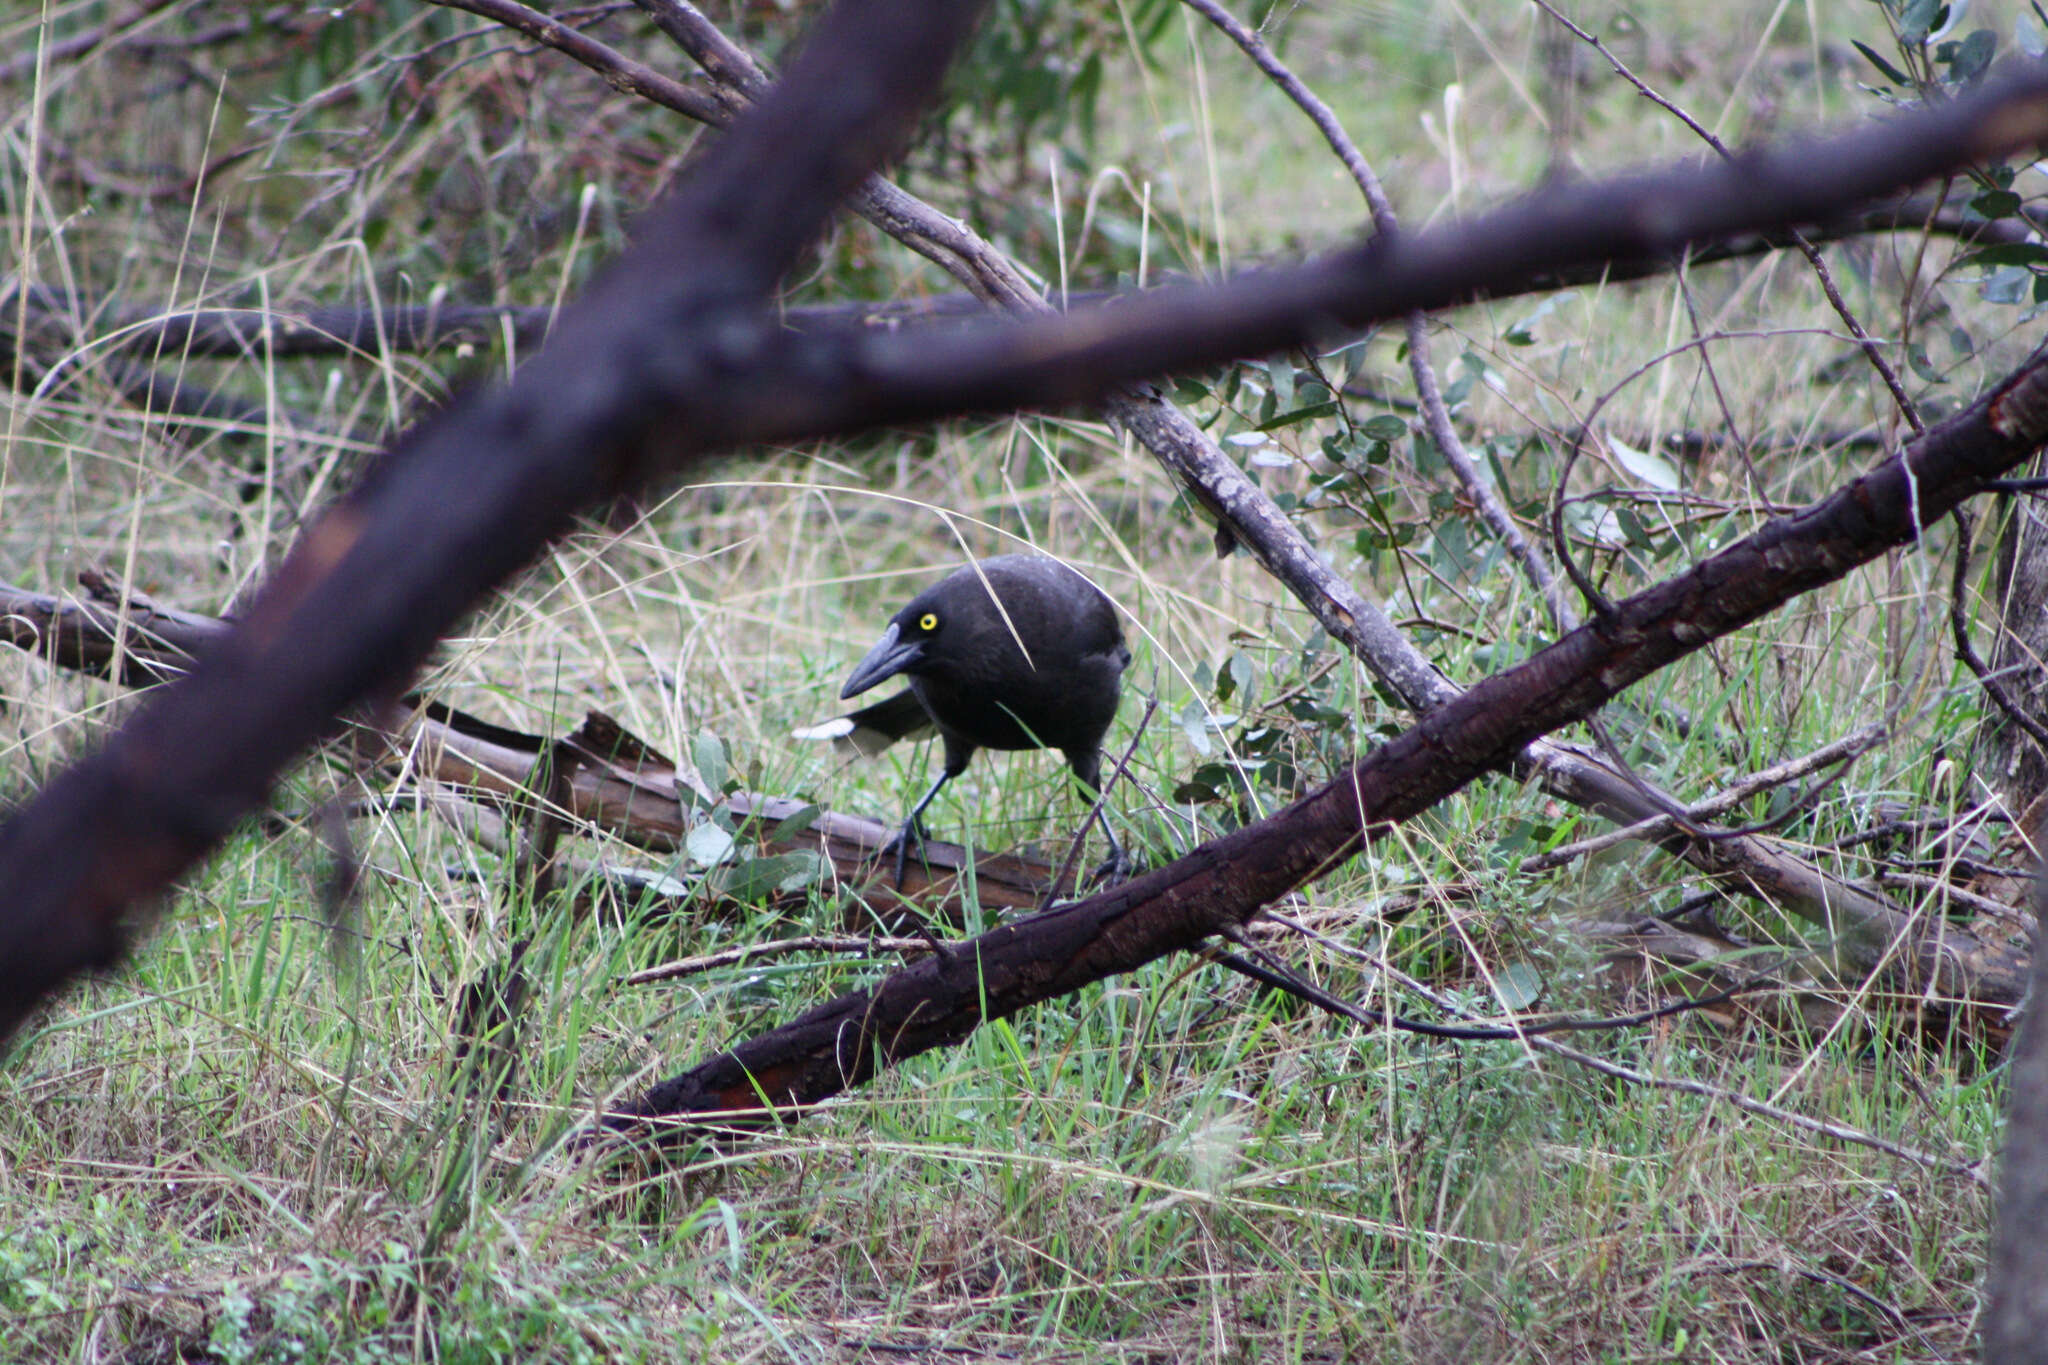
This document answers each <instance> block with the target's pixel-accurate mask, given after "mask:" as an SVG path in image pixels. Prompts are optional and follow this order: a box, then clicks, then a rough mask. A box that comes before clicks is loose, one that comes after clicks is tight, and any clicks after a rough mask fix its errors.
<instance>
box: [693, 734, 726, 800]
mask: <svg viewBox="0 0 2048 1365" xmlns="http://www.w3.org/2000/svg"><path fill="white" fill-rule="evenodd" d="M691 757H692V759H693V761H694V762H695V763H696V765H697V776H699V777H701V778H703V779H704V785H705V786H707V787H709V788H711V790H713V791H723V790H724V789H725V773H726V763H725V741H723V740H721V739H720V738H719V737H718V736H717V735H714V734H712V733H711V732H710V731H709V730H705V731H703V732H702V733H700V734H699V735H698V736H697V742H696V743H695V744H694V745H692V746H691Z"/></svg>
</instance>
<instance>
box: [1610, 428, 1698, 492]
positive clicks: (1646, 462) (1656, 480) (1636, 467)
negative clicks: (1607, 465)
mask: <svg viewBox="0 0 2048 1365" xmlns="http://www.w3.org/2000/svg"><path fill="white" fill-rule="evenodd" d="M1607 448H1608V449H1609V450H1611V451H1613V452H1614V458H1615V459H1616V460H1617V461H1619V462H1620V464H1621V467H1622V468H1623V469H1626V470H1627V471H1628V472H1629V473H1630V474H1633V475H1634V476H1635V477H1636V478H1638V479H1641V480H1642V481H1643V482H1644V483H1646V484H1648V485H1649V486H1650V487H1652V488H1660V489H1662V490H1664V491H1665V492H1667V493H1675V492H1677V491H1678V489H1679V488H1680V487H1681V480H1680V479H1679V477H1678V470H1677V468H1676V467H1674V466H1673V465H1672V463H1671V461H1669V460H1667V459H1665V458H1664V457H1663V456H1662V455H1658V454H1655V453H1654V452H1651V451H1648V450H1637V449H1636V448H1635V447H1634V446H1631V445H1625V444H1623V443H1622V442H1620V441H1617V440H1615V439H1614V438H1613V437H1612V436H1610V437H1608V438H1607Z"/></svg>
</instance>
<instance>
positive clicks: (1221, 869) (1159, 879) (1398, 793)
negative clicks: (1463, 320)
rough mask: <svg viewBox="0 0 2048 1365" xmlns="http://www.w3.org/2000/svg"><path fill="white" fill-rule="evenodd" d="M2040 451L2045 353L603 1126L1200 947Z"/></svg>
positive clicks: (808, 1095) (1943, 970) (2014, 974)
mask: <svg viewBox="0 0 2048 1365" xmlns="http://www.w3.org/2000/svg"><path fill="white" fill-rule="evenodd" d="M2044 439H2048V357H2043V356H2040V355H2037V356H2036V357H2035V358H2034V360H2033V361H2032V362H2030V363H2029V365H2028V366H2027V367H2026V368H2024V369H2022V370H2021V371H2019V372H2018V373H2016V374H2014V375H2012V376H2010V377H2009V378H2008V379H2006V380H2005V381H2004V382H2003V383H2002V384H2000V385H1999V386H1998V387H1997V388H1996V389H1995V390H1993V391H1992V392H1991V393H1990V394H1988V395H1987V396H1986V397H1984V398H1983V399H1981V400H1979V401H1978V402H1977V403H1976V404H1974V405H1972V406H1971V407H1970V408H1968V409H1967V410H1965V411H1964V412H1962V413H1960V414H1958V415H1957V416H1955V417H1953V418H1951V419H1949V420H1948V421H1946V422H1944V423H1942V424H1941V425H1939V426H1938V427H1935V428H1933V429H1932V430H1930V431H1929V432H1928V433H1927V435H1925V436H1924V437H1922V438H1920V439H1919V440H1916V441H1914V442H1913V443H1912V444H1911V445H1910V446H1909V447H1908V448H1907V449H1906V451H1905V452H1903V454H1902V456H1901V458H1900V459H1897V460H1892V461H1887V462H1886V463H1884V464H1882V465H1880V466H1878V467H1877V468H1876V469H1874V470H1872V471H1870V472H1869V473H1867V474H1865V475H1863V476H1862V477H1860V478H1858V479H1856V480H1854V481H1853V482H1851V483H1849V484H1848V485H1846V486H1845V487H1843V488H1842V489H1840V490H1838V491H1837V492H1836V493H1834V494H1833V495H1831V496H1830V497H1828V498H1825V499H1823V500H1822V501H1820V502H1818V503H1815V504H1813V505H1812V506H1810V507H1808V508H1806V509H1804V510H1802V511H1801V512H1798V513H1796V514H1794V515H1791V516H1787V517H1781V518H1778V519H1776V520H1774V521H1772V522H1770V523H1768V524H1766V525H1765V526H1763V527H1762V528H1761V529H1759V530H1758V531H1756V532H1754V533H1752V534H1751V535H1749V536H1746V537H1744V538H1743V539H1742V540H1740V541H1737V542H1736V543H1734V544H1733V545H1731V546H1729V547H1728V548H1726V549H1724V550H1722V551H1720V552H1719V553H1717V554H1715V555H1713V556H1712V557H1710V558H1708V559H1706V560H1703V561H1701V562H1700V563H1699V564H1697V565H1695V566H1694V567H1693V568H1691V569H1689V570H1687V571H1686V572H1684V573H1681V574H1678V575H1676V576H1674V577H1673V578H1670V579H1668V580H1666V581H1665V582H1663V583H1660V584H1658V585H1656V586H1654V587H1652V588H1649V589H1647V590H1645V591H1643V592H1641V593H1638V594H1636V595H1635V596H1634V597H1631V598H1628V599H1627V600H1625V601H1622V602H1619V603H1616V604H1614V606H1613V607H1612V609H1611V610H1610V611H1608V612H1606V613H1603V614H1602V615H1601V616H1599V617H1597V618H1595V619H1594V620H1592V621H1590V622H1589V623H1588V624H1586V625H1584V626H1582V627H1580V628H1579V629H1577V630H1575V631H1573V632H1571V633H1570V634H1568V635H1566V636H1565V637H1564V638H1562V639H1560V640H1559V641H1557V642H1556V643H1555V644H1552V645H1550V646H1549V647H1548V648H1546V649H1544V650H1542V651H1541V652H1539V653H1537V654H1536V655H1534V656H1532V657H1531V658H1529V659H1528V660H1526V661H1525V662H1523V663H1521V664H1519V665H1516V666H1515V667H1513V668H1510V669H1507V670H1506V671H1504V672H1501V673H1498V674H1495V675H1494V676H1493V677H1490V678H1488V679H1486V680H1485V681H1484V682H1481V683H1480V684H1478V685H1477V686H1475V687H1473V688H1472V689H1471V690H1469V691H1467V692H1465V693H1463V694H1461V695H1459V696H1457V697H1455V698H1453V699H1451V700H1449V701H1447V702H1445V703H1444V704H1443V705H1441V706H1439V707H1438V708H1436V709H1435V710H1433V711H1431V712H1430V713H1429V714H1428V715H1426V716H1424V717H1423V718H1422V720H1421V721H1420V722H1418V723H1417V724H1416V725H1415V726H1414V727H1413V728H1411V729H1410V730H1408V731H1407V732H1406V733H1404V734H1402V735H1400V736H1399V737H1397V738H1396V739H1394V740H1391V741H1389V742H1388V743H1386V744H1384V745H1382V746H1381V747H1380V748H1378V749H1376V750H1375V751H1373V752H1372V753H1371V754H1368V755H1366V756H1365V757H1364V758H1362V759H1360V760H1359V762H1358V763H1357V764H1355V765H1354V766H1353V767H1352V768H1351V770H1350V771H1349V772H1348V773H1345V774H1344V775H1342V776H1340V777H1339V778H1338V779H1337V780H1336V781H1334V782H1331V783H1329V784H1328V785H1326V786H1324V787H1323V788H1321V789H1320V790H1318V791H1317V792H1315V793H1313V794H1311V795H1310V796H1308V797H1306V798H1304V799H1303V800H1301V801H1298V802H1296V803H1295V804H1294V805H1292V806H1289V807H1288V808H1286V809H1285V810H1283V811H1281V812H1279V813H1277V814H1275V815H1273V816H1270V817H1268V818H1266V819H1264V820H1261V821H1259V822H1257V823H1256V824H1252V825H1247V826H1245V827H1244V828H1242V829H1239V830H1237V831H1235V832H1233V833H1231V834H1228V835H1225V836H1224V837H1222V838H1221V839H1218V840H1216V841H1214V842H1212V843H1209V844H1206V845H1204V846H1202V847H1201V848H1198V849H1196V850H1195V851H1194V852H1193V853H1192V854H1190V855H1188V856H1187V857H1185V858H1182V859H1180V860H1179V861H1177V862H1174V863H1172V864H1170V865H1168V866H1166V867H1162V868H1159V869H1156V870H1155V871H1152V872H1149V873H1147V874H1145V875H1144V876H1141V877H1139V878H1137V879H1136V880H1135V881H1132V882H1129V883H1127V884H1125V885H1124V886H1121V887H1117V888H1115V889H1113V890H1110V891H1107V892H1103V893H1101V894H1099V895H1095V896H1091V897H1089V898H1087V899H1085V900H1082V901H1078V902H1075V903H1073V904H1071V905H1066V906H1062V907H1059V908H1057V909H1055V910H1052V911H1050V912H1048V913H1046V914H1043V915H1039V916H1036V917H1034V918H1031V919H1028V920H1022V921H1018V922H1015V923H1012V924H1007V925H1004V926H1002V927H1000V928H997V929H995V930H992V931H990V932H988V933H986V934H982V935H980V936H979V937H977V938H974V939H971V940H968V941H967V942H965V943H961V944H958V945H956V946H954V947H952V948H950V949H949V950H948V951H947V952H946V953H945V954H943V955H942V956H940V957H938V958H934V959H927V960H925V961H922V962H918V963H914V964H912V965H910V966H908V967H905V968H903V969H902V970H900V971H896V972H893V973H891V974H890V975H889V976H888V977H886V978H884V979H883V980H882V981H881V982H880V983H878V984H877V985H876V986H875V987H873V988H872V989H870V990H865V991H855V992H852V993H850V994H847V995H843V996H840V997H839V998H838V999H836V1000H832V1001H829V1002H827V1003H825V1004H823V1005H820V1006H819V1007H817V1008H816V1009H813V1010H811V1011H809V1012H808V1013H806V1014H804V1015H803V1016H801V1017H800V1018H798V1019H796V1020H794V1021H792V1022H791V1023H789V1024H786V1025H783V1026H782V1027H781V1028H778V1029H775V1030H773V1031H771V1032H769V1033H765V1034H761V1035H759V1036H757V1037H755V1038H752V1039H749V1040H748V1041H746V1042H744V1043H742V1044H740V1045H739V1046H738V1047H736V1048H734V1049H732V1050H731V1051H729V1052H724V1053H720V1054H719V1055H717V1056H715V1057H712V1058H710V1059H709V1060H707V1061H705V1062H702V1063H700V1064H699V1065H697V1066H695V1067H693V1068H691V1069H690V1070H688V1071H685V1072H683V1073H681V1074H680V1075H677V1076H675V1077H673V1078H671V1079H669V1080H667V1081H664V1082H662V1083H660V1084H659V1085H656V1086H654V1087H653V1088H651V1089H650V1090H648V1091H647V1092H646V1093H644V1094H643V1095H641V1096H639V1097H637V1098H636V1099H634V1100H633V1101H631V1102H630V1103H628V1104H626V1105H624V1106H622V1107H621V1108H620V1109H619V1110H617V1111H616V1112H614V1113H611V1114H608V1115H607V1116H605V1118H604V1124H605V1125H606V1127H608V1128H609V1129H611V1130H613V1131H616V1132H623V1133H629V1134H645V1133H650V1132H652V1133H656V1134H661V1133H665V1132H673V1131H674V1130H675V1128H676V1126H677V1125H678V1124H679V1123H680V1124H682V1125H685V1126H686V1127H692V1128H693V1127H694V1126H695V1125H696V1124H698V1123H701V1122H702V1121H703V1120H704V1119H705V1118H707V1117H708V1118H713V1119H716V1120H721V1121H731V1120H734V1119H738V1120H741V1121H759V1120H760V1119H761V1118H763V1117H764V1111H763V1109H762V1107H761V1106H762V1102H763V1099H764V1097H765V1099H766V1101H767V1104H768V1105H769V1106H770V1107H771V1108H772V1109H773V1110H774V1111H776V1112H777V1113H778V1114H780V1113H786V1112H790V1111H800V1110H801V1109H803V1108H804V1107H806V1106H809V1105H812V1104H816V1103H818V1102H819V1101H822V1100H825V1099H828V1098H830V1097H831V1096H833V1095H837V1094H839V1093H840V1092H842V1091H844V1090H846V1089H848V1088H850V1087H852V1086H856V1085H860V1084H862V1083H864V1082H865V1081H867V1080H868V1079H870V1078H871V1077H873V1076H874V1075H875V1073H876V1072H877V1071H878V1070H880V1069H882V1068H884V1067H887V1066H893V1065H894V1064H896V1063H897V1062H900V1061H902V1060H904V1059H906V1058H909V1057H914V1056H916V1055H918V1054H919V1053H922V1052H925V1051H929V1050H931V1049H933V1048H937V1047H943V1046H947V1045H950V1044H953V1043H957V1042H959V1041H960V1040H961V1039H963V1038H965V1037H967V1036H968V1035H969V1034H970V1033H972V1032H973V1031H974V1030H975V1029H976V1028H977V1027H979V1026H980V1025H981V1024H982V1023H983V1022H985V1021H987V1020H989V1019H997V1018H1003V1017H1007V1016H1009V1015H1011V1014H1015V1013H1016V1012H1018V1011H1019V1010H1022V1009H1025V1008H1027V1007H1028V1006H1030V1005H1033V1004H1037V1003H1039V1002H1042V1001H1045V1000H1049V999H1054V998H1057V997H1059V996H1062V995H1067V994H1070V993H1072V992H1074V991H1076V990H1079V989H1080V988H1081V987H1083V986H1085V985H1088V984H1090V983H1092V982H1095V981H1099V980H1102V979H1103V978H1105V977H1108V976H1112V975H1116V974H1118V973H1121V972H1126V971H1130V970H1132V969H1134V968H1136V967H1139V966H1142V965H1144V964H1145V963H1147V962H1151V961H1153V960H1155V959H1157V958H1160V957H1164V956H1166V955H1167V954H1170V953H1173V952H1177V951H1185V950H1188V949H1193V948H1195V947H1197V946H1199V945H1200V944H1201V943H1202V942H1203V941H1204V940H1205V939H1207V938H1208V937H1210V936H1211V935H1214V934H1217V933H1221V932H1224V931H1227V930H1229V929H1231V928H1233V927H1234V926H1236V925H1238V924H1240V923H1242V922H1243V921H1244V920H1246V919H1248V918H1250V917H1251V916H1252V915H1254V914H1256V913H1257V912H1258V911H1259V909H1260V908H1261V907H1262V906H1264V905H1265V904H1267V903H1268V902H1270V901H1272V900H1274V899H1277V898H1278V897H1280V896H1282V895H1284V894H1286V893H1287V892H1289V891H1291V890H1293V889H1294V888H1295V887H1297V886H1299V885H1301V884H1302V883H1304V882H1306V881H1308V880H1310V879H1312V878H1315V877H1318V876H1321V875H1324V874H1326V873H1328V872H1330V871H1331V870H1333V869H1334V868H1335V867H1336V866H1337V865H1339V864H1340V863H1341V862H1342V861H1344V860H1345V859H1346V858H1348V857H1350V856H1351V855H1352V854H1354V853H1356V852H1357V851H1358V850H1359V849H1360V848H1361V847H1362V846H1363V844H1364V842H1365V841H1366V840H1367V839H1370V838H1373V837H1376V836H1377V835H1379V834H1382V833H1384V832H1385V831H1386V830H1388V829H1389V828H1391V827H1392V826H1393V825H1394V824H1396V823H1399V822H1400V821H1403V820H1406V819H1409V818H1412V817H1413V816H1415V815H1417V814H1419V813H1421V812H1422V811H1425V810H1427V809H1429V808H1430V807H1431V806H1432V805H1434V804H1435V803H1436V802H1438V801H1440V800H1442V799H1443V798H1444V797H1445V796H1447V795H1449V794H1450V793H1451V792H1453V791H1456V790H1457V789H1458V788H1460V787H1462V786H1464V785H1465V784H1466V783H1468V782H1470V781H1471V780H1472V779H1473V778H1474V777H1477V776H1478V775H1480V774H1481V773H1484V772H1487V771H1489V770H1494V769H1502V768H1507V767H1509V766H1510V765H1512V764H1513V762H1514V761H1515V759H1516V756H1517V755H1518V754H1519V753H1520V752H1521V751H1522V749H1523V748H1524V747H1525V746H1526V745H1528V744H1529V743H1530V742H1531V741H1532V740H1534V739H1536V738H1538V737H1540V736H1541V735H1543V734H1545V733H1547V732H1548V731H1550V730H1553V729H1555V728H1557V727H1558V726H1559V725H1562V724H1565V723H1567V722H1569V721H1571V720H1575V719H1579V718H1582V717H1584V716H1587V715H1590V714H1591V713H1592V712H1593V711H1594V710H1595V709H1596V708H1597V707H1599V706H1600V705H1601V704H1602V703H1603V702H1605V701H1606V700H1608V699H1609V698H1611V697H1613V696H1614V695H1615V694H1617V693H1618V692H1620V691H1621V690H1622V689H1623V688H1625V687H1627V686H1628V685H1629V684H1630V683H1632V682H1634V681H1636V680H1638V679H1640V678H1642V677H1644V676H1647V675H1648V674H1649V673H1652V672H1654V671H1656V670H1657V669H1659V668H1662V667H1663V666H1665V665H1666V664H1668V663H1670V662H1671V661H1673V660H1675V659H1678V658H1681V657H1683V656H1684V655H1686V654H1689V653H1691V652H1693V651H1695V650H1697V649H1698V648H1700V647H1701V646H1702V645H1704V644H1705V643H1707V642H1708V641H1710V640H1712V639H1714V638H1717V637H1718V636H1720V635H1723V634H1725V633H1727V632H1728V631H1731V630H1734V629H1736V628H1738V627H1740V626H1743V625H1746V624H1748V623H1749V622H1751V621H1753V620H1755V619H1757V618H1758V617H1759V616H1762V615H1763V614H1764V613H1766V612H1768V611H1770V610H1772V609H1773V608H1775V607H1777V606H1781V605H1783V604H1784V603H1786V602H1788V601H1790V600H1792V599H1793V598H1795V597H1797V596H1799V595H1801V594H1802V593H1805V592H1808V591H1811V590H1812V589H1814V588H1816V587H1819V586H1820V585H1822V584H1824V583H1828V582H1832V581H1834V580H1835V579H1838V578H1840V577H1842V576H1843V575H1844V574H1846V573H1847V572H1848V571H1849V570H1850V569H1852V568H1854V567H1855V566H1857V565H1859V564H1863V563H1867V562H1869V561H1870V560H1872V559H1875V558H1876V557H1878V556H1879V555H1881V554H1883V553H1885V552H1886V551H1887V550H1891V549H1896V548H1898V547H1900V546H1904V545H1909V544H1912V543H1913V542H1914V541H1915V540H1917V538H1918V537H1919V535H1920V533H1921V531H1922V530H1923V529H1924V528H1925V527H1926V526H1928V525H1929V524H1931V523H1932V522H1933V521H1934V520H1936V519H1938V518H1940V517H1943V516H1946V515H1947V514H1948V512H1949V511H1950V510H1951V509H1953V508H1954V507H1955V506H1957V505H1958V504H1959V503H1960V501H1961V500H1962V499H1963V498H1966V497H1968V496H1970V495H1971V494H1972V493H1974V492H1975V491H1976V490H1977V489H1978V488H1979V487H1981V486H1982V484H1983V483H1984V482H1985V481H1986V480H1987V479H1990V478H1993V477H1995V476H1997V475H1998V474H1999V473H2002V472H2004V471H2005V470H2007V469H2009V468H2011V467H2012V466H2014V465H2016V464H2018V463H2019V462H2020V461H2022V460H2024V459H2026V458H2027V457H2028V456H2029V455H2030V454H2031V453H2032V452H2033V450H2034V449H2035V448H2036V447H2037V446H2038V445H2039V444H2041V442H2042V441H2043V440H2044ZM1899 930H1900V934H1899V937H1898V938H1896V939H1894V940H1891V941H1889V942H1886V943H1884V944H1882V945H1880V951H1881V952H1883V953H1885V954H1890V955H1896V958H1897V959H1898V960H1900V961H1903V962H1905V963H1908V964H1910V965H1911V966H1912V967H1913V968H1914V969H1916V971H1915V974H1916V976H1917V977H1918V979H1920V980H1922V981H1924V982H1926V983H1928V988H1929V989H1931V990H1934V991H1938V992H1942V993H1953V992H1954V991H1955V989H1956V987H1957V986H1958V985H1959V984H1960V983H1961V981H1963V980H1977V981H1992V980H1999V981H2004V982H2006V983H2007V986H2008V989H2009V990H2010V991H2011V992H2012V998H2014V999H2017V998H2018V995H2019V992H2020V991H2021V989H2022V988H2023V985H2024V979H2025V976H2026V972H2027V963H2026V960H2025V953H2024V951H2023V950H2022V949H2018V948H2016V947H2015V946H2014V945H2012V944H2009V943H2003V942H1988V941H1984V940H1979V939H1975V938H1973V937H1972V936H1970V935H1969V934H1967V933H1964V932H1962V931H1953V930H1946V929H1944V928H1943V927H1942V926H1940V925H1938V924H1937V925H1934V926H1927V927H1924V928H1923V927H1921V926H1917V925H1914V924H1911V923H1907V924H1902V925H1900V926H1899ZM1864 932H1868V929H1867V928H1866V927H1864V926H1856V927H1852V928H1851V929H1850V930H1849V933H1850V935H1851V936H1854V935H1856V934H1859V933H1864Z"/></svg>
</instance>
